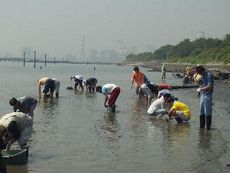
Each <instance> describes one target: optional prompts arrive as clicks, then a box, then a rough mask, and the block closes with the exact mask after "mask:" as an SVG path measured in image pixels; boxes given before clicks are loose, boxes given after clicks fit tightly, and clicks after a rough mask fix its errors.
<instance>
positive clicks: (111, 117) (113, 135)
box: [104, 113, 119, 141]
mask: <svg viewBox="0 0 230 173" xmlns="http://www.w3.org/2000/svg"><path fill="white" fill-rule="evenodd" d="M104 119H105V127H104V130H105V133H106V137H107V140H108V141H117V140H118V138H119V136H118V134H117V133H118V125H119V124H118V122H117V117H116V114H115V113H106V114H105V116H104Z"/></svg>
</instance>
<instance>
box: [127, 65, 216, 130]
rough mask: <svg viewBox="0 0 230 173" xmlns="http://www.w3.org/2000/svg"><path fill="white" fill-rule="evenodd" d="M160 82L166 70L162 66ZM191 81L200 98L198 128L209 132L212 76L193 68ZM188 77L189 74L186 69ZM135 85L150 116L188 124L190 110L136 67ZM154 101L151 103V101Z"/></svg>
mask: <svg viewBox="0 0 230 173" xmlns="http://www.w3.org/2000/svg"><path fill="white" fill-rule="evenodd" d="M161 70H162V74H161V78H162V81H163V82H164V81H165V77H166V68H165V65H164V64H163V65H162V68H161ZM194 70H195V72H194V73H193V77H192V80H193V81H194V83H195V85H197V87H198V88H197V90H196V91H197V93H198V95H199V97H200V128H201V129H203V128H205V124H206V129H207V130H210V128H211V123H212V93H213V86H214V79H213V75H212V74H211V73H210V72H209V71H208V70H207V69H205V68H204V67H203V66H201V65H197V66H196V67H194ZM186 71H187V73H188V75H189V73H190V72H191V71H190V70H189V69H186ZM134 84H135V91H136V94H137V95H138V96H139V99H142V98H144V99H145V100H147V103H148V104H149V105H150V106H149V108H148V110H147V113H148V114H149V115H151V116H156V117H164V115H166V116H167V120H170V119H175V120H176V121H177V122H178V123H183V122H188V121H189V120H190V118H191V110H190V108H189V106H188V105H187V104H186V103H183V102H181V101H180V100H178V98H175V97H174V96H173V94H172V92H171V91H170V86H169V85H167V84H165V83H163V84H160V85H157V84H154V83H153V82H150V81H148V79H147V78H146V76H145V75H144V73H142V72H141V71H139V68H138V67H137V66H136V67H134V68H133V73H132V85H131V87H133V85H134ZM153 98H155V100H154V101H153V102H152V99H153Z"/></svg>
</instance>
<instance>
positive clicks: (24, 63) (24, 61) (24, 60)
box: [23, 52, 26, 67]
mask: <svg viewBox="0 0 230 173" xmlns="http://www.w3.org/2000/svg"><path fill="white" fill-rule="evenodd" d="M25 65H26V52H23V66H24V67H25Z"/></svg>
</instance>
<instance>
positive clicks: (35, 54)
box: [34, 50, 36, 68]
mask: <svg viewBox="0 0 230 173" xmlns="http://www.w3.org/2000/svg"><path fill="white" fill-rule="evenodd" d="M34 68H36V50H35V51H34Z"/></svg>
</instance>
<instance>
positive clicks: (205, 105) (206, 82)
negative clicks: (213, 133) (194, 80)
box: [196, 65, 214, 130]
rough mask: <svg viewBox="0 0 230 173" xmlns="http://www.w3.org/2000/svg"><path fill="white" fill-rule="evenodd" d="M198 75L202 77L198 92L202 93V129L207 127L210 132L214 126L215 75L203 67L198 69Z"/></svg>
mask: <svg viewBox="0 0 230 173" xmlns="http://www.w3.org/2000/svg"><path fill="white" fill-rule="evenodd" d="M196 73H197V74H198V75H200V76H201V77H200V80H199V88H198V89H197V92H198V93H200V128H201V129H203V128H204V127H205V120H206V128H207V130H210V128H211V124H212V93H213V85H214V79H213V75H212V74H211V73H209V72H208V71H207V70H206V69H205V68H204V67H203V66H201V65H199V66H197V67H196Z"/></svg>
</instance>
